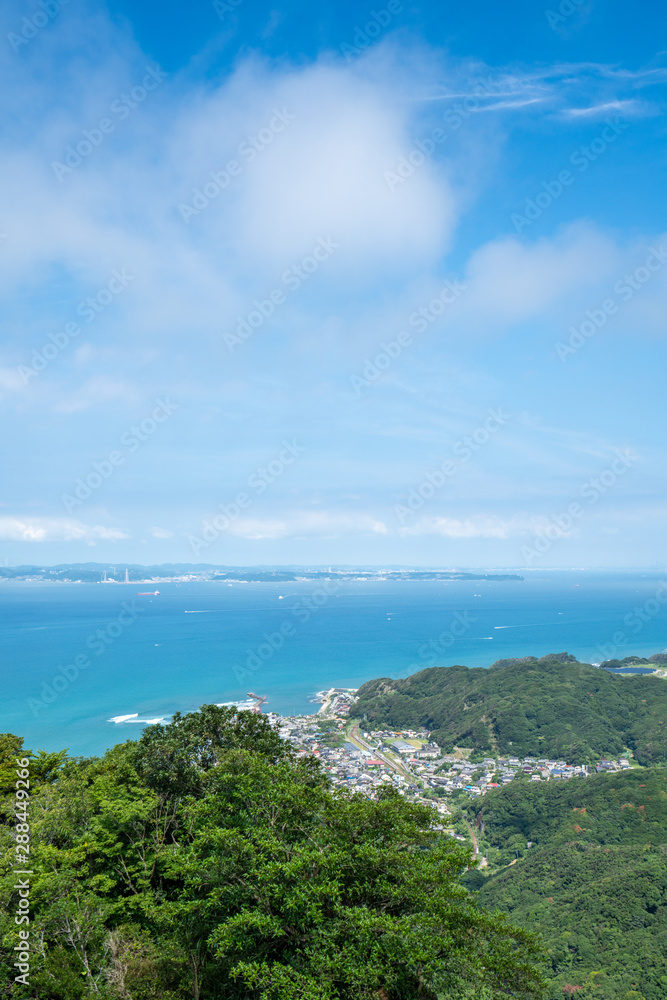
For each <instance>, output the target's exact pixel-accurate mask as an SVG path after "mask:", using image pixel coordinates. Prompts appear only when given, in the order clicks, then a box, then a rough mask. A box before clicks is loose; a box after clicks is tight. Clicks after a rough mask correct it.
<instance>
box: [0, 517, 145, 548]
mask: <svg viewBox="0 0 667 1000" xmlns="http://www.w3.org/2000/svg"><path fill="white" fill-rule="evenodd" d="M129 537H130V536H129V535H127V534H125V532H123V531H119V530H118V529H116V528H107V527H104V526H103V525H99V524H98V525H87V524H82V522H81V521H74V520H69V519H67V518H57V517H52V518H49V517H25V518H20V517H0V540H1V541H11V542H74V541H84V542H86V543H87V544H89V545H94V544H95V543H96V542H98V541H112V542H115V541H120V540H122V539H125V538H129Z"/></svg>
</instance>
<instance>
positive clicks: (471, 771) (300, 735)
mask: <svg viewBox="0 0 667 1000" xmlns="http://www.w3.org/2000/svg"><path fill="white" fill-rule="evenodd" d="M355 697H356V690H355V689H354V688H330V689H329V690H328V691H322V692H319V693H318V695H317V700H318V701H319V702H320V703H321V704H320V709H319V711H318V712H317V714H315V715H299V716H280V715H276V714H275V713H271V712H270V713H268V716H269V720H270V722H271V724H272V725H273V726H274V727H275V728H276V729H277V730H278V732H279V733H280V736H281V737H282V738H283V739H284V740H286V741H287V742H289V743H291V744H292V745H293V746H294V748H295V750H296V751H297V754H299V755H303V756H306V755H308V754H312V755H313V756H314V757H316V758H317V759H318V760H319V761H320V762H321V764H322V767H323V769H324V770H325V772H326V773H327V774H328V775H329V777H330V778H331V782H332V784H333V786H334V787H337V788H348V789H353V790H354V791H357V792H363V793H364V794H365V795H367V796H368V797H370V798H373V797H374V796H375V795H376V794H377V792H378V790H379V789H380V788H383V787H386V786H391V787H394V788H396V789H397V791H398V792H399V793H400V794H401V795H404V796H406V797H408V798H410V799H411V800H413V801H417V802H422V803H424V804H426V805H429V806H431V807H433V808H434V809H436V810H437V811H438V812H439V813H441V814H442V815H446V814H447V813H449V807H448V805H447V801H446V800H447V798H449V797H450V796H452V795H453V794H455V793H459V794H462V795H463V796H466V797H471V798H474V797H477V796H480V795H482V794H483V793H484V792H486V791H488V790H491V789H494V788H500V787H502V786H503V785H507V784H509V783H510V782H512V781H515V780H523V781H526V782H527V781H530V782H538V781H567V780H569V779H571V778H575V777H579V778H585V777H587V776H588V775H589V774H595V773H596V772H600V771H610V772H614V771H623V770H626V769H628V768H630V767H631V766H632V765H631V763H630V760H629V759H628V758H627V757H620V758H618V759H613V760H608V759H604V758H603V759H601V760H600V761H598V762H597V763H596V764H595V766H590V765H586V764H568V763H567V762H566V761H564V760H548V759H546V758H540V759H536V758H533V757H518V756H516V757H513V756H507V755H498V756H493V757H492V756H485V757H481V755H479V754H476V753H475V752H474V749H473V748H465V747H456V748H454V751H453V752H452V753H443V752H442V748H441V747H439V746H438V745H437V744H436V743H432V742H430V740H429V733H428V732H427V731H426V730H402V731H396V730H388V729H383V730H376V729H373V730H367V729H364V728H363V724H360V723H359V721H358V720H352V719H350V718H349V712H350V708H351V706H352V704H353V703H354V700H355Z"/></svg>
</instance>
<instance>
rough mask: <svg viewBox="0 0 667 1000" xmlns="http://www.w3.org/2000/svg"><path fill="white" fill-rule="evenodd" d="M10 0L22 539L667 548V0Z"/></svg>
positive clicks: (4, 503) (245, 553) (10, 231)
mask: <svg viewBox="0 0 667 1000" xmlns="http://www.w3.org/2000/svg"><path fill="white" fill-rule="evenodd" d="M1 19H2V20H1V23H0V49H1V52H2V56H1V61H0V72H1V73H2V77H3V79H2V88H1V91H0V93H1V94H2V98H1V100H2V103H3V104H4V108H3V114H2V121H3V130H2V134H1V136H0V169H1V172H2V177H3V183H2V185H1V186H0V234H1V235H0V254H2V264H3V266H2V269H1V272H0V295H1V296H2V320H1V327H0V330H1V341H0V397H1V398H0V406H2V409H3V415H4V422H5V427H6V430H5V433H4V434H3V450H4V453H5V454H4V456H3V469H4V473H5V474H4V476H3V485H2V492H1V493H0V562H1V561H5V562H6V563H8V564H12V565H16V564H23V563H36V564H40V563H55V562H80V561H96V562H103V561H110V562H114V563H118V562H123V561H130V562H143V563H157V562H189V561H196V562H209V563H222V564H232V565H239V564H258V563H261V564H267V563H279V564H321V563H327V564H328V563H335V564H405V565H437V566H459V567H496V566H497V567H501V566H511V567H524V568H526V569H529V568H541V567H544V568H546V567H549V566H563V567H565V566H567V567H571V566H574V567H579V566H582V567H583V566H589V567H596V566H614V567H622V566H632V567H637V566H652V567H655V566H663V565H665V562H666V558H665V550H664V543H663V539H664V537H665V528H666V527H667V524H666V522H667V506H666V505H665V500H664V486H665V470H666V469H667V462H666V461H665V457H666V456H665V435H664V413H665V406H664V398H663V397H664V389H663V386H664V371H665V314H666V310H665V306H666V305H667V219H666V218H665V214H666V207H665V198H664V176H665V169H664V168H665V149H666V145H665V122H664V117H663V108H664V103H665V83H666V82H667V52H666V51H664V50H661V49H660V48H659V45H660V40H661V39H662V38H663V37H664V29H665V22H666V21H667V15H666V14H665V11H664V8H663V6H662V5H661V4H658V3H657V2H646V0H645V2H640V3H638V4H636V5H635V6H634V7H633V8H632V11H631V12H629V11H628V8H627V5H625V4H624V5H621V4H620V3H615V2H607V3H601V2H596V0H583V2H580V3H576V2H575V0H562V2H561V3H560V6H559V5H557V4H553V5H552V6H551V7H550V6H549V5H548V4H545V6H544V7H543V6H541V5H539V4H535V3H528V2H525V3H520V2H513V3H512V2H510V3H508V4H504V5H499V4H495V3H491V2H490V0H485V2H480V3H478V4H475V5H465V4H457V5H454V4H451V5H444V6H443V5H442V4H440V3H438V4H435V3H433V4H430V3H419V4H410V3H400V2H399V0H392V2H391V3H388V4H384V5H381V4H378V5H376V6H375V7H371V6H369V7H368V8H366V7H365V6H363V5H359V4H354V5H353V4H350V3H337V4H326V3H324V4H319V5H315V6H313V5H311V4H305V3H297V2H293V3H289V4H283V5H281V6H276V5H275V4H266V3H263V2H251V0H240V2H234V3H231V2H227V0H217V2H216V3H209V2H207V0H198V2H197V3H193V4H189V5H184V4H182V3H176V2H160V3H157V2H150V3H148V2H145V0H144V2H136V0H133V2H132V3H130V0H123V2H117V3H111V4H109V5H104V4H101V3H95V2H87V0H69V2H68V3H66V4H63V3H61V2H60V0H40V2H34V3H33V2H32V0H30V2H28V0H8V2H6V3H5V4H4V5H3V10H2V14H1Z"/></svg>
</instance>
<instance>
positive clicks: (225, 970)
mask: <svg viewBox="0 0 667 1000" xmlns="http://www.w3.org/2000/svg"><path fill="white" fill-rule="evenodd" d="M24 763H25V765H27V766H23V765H24ZM26 770H28V771H30V778H29V779H26V780H29V782H30V789H29V795H30V799H29V808H28V826H29V832H28V833H25V832H24V827H25V824H24V821H23V820H22V819H21V820H19V822H20V824H21V829H20V830H18V828H17V825H16V817H15V815H14V810H15V809H16V811H17V812H20V811H21V804H22V803H25V802H26V801H27V799H26V795H25V794H24V792H25V789H24V788H21V789H20V791H21V794H20V795H19V794H18V792H17V791H15V789H16V785H17V775H23V773H24V772H25V771H26ZM18 780H23V779H22V778H19V779H18ZM0 784H1V790H2V793H3V797H2V815H1V817H0V866H1V867H0V903H1V906H0V910H1V913H2V915H1V916H0V942H1V944H0V995H2V996H5V997H11V998H16V1000H19V998H20V1000H27V998H30V1000H79V998H84V997H85V998H92V997H95V998H97V1000H112V998H113V1000H186V998H193V1000H232V998H233V1000H241V998H243V1000H438V998H440V997H447V998H448V1000H492V998H495V1000H501V998H504V997H507V996H508V995H510V996H512V997H517V998H526V1000H528V998H531V997H535V998H537V997H539V996H540V995H541V992H542V991H541V988H540V984H539V978H538V975H537V974H536V972H535V971H534V961H535V956H536V954H537V952H536V948H535V946H534V945H533V944H532V943H531V940H530V938H529V936H528V935H526V934H525V933H524V932H523V931H521V930H518V929H516V928H514V927H512V926H511V925H509V924H508V923H507V922H506V921H505V920H504V918H500V917H491V916H489V915H488V914H486V913H485V912H484V911H483V910H481V909H480V908H479V907H478V906H477V904H476V902H475V900H474V899H473V898H472V897H471V896H470V894H469V893H468V891H467V890H466V889H465V888H464V887H463V886H462V884H461V876H462V874H463V872H464V871H465V868H466V866H467V865H468V864H469V863H470V854H469V851H468V850H467V849H466V848H465V847H463V846H461V845H460V844H458V843H457V842H456V841H454V840H453V839H452V838H451V837H447V836H445V835H443V833H442V832H440V831H439V830H436V829H433V828H432V826H433V817H434V813H433V811H432V810H431V809H430V808H429V807H424V806H418V805H412V804H410V803H408V802H406V801H405V800H403V799H402V798H401V797H400V796H399V795H398V794H397V793H396V792H394V791H390V792H387V793H382V794H381V795H380V797H379V799H378V800H377V801H369V800H367V799H365V798H363V797H362V796H359V795H353V794H350V793H347V792H345V793H338V794H333V793H332V792H331V791H330V787H329V783H328V779H327V778H326V777H325V776H324V775H323V773H322V772H321V771H320V769H319V765H318V764H317V762H316V761H315V760H314V759H313V758H311V757H306V758H301V759H297V758H296V755H295V753H294V751H293V750H292V749H291V748H290V747H289V745H287V744H285V743H283V742H282V741H281V740H280V738H279V737H278V735H277V734H276V733H275V732H274V731H273V730H272V729H271V728H270V726H269V724H268V722H267V719H266V717H265V716H257V715H252V714H251V713H248V712H241V713H239V714H238V716H235V715H234V713H233V711H231V710H229V709H224V708H217V707H215V706H205V707H204V708H203V709H202V710H201V712H199V713H193V714H191V715H187V716H183V717H181V716H176V717H175V719H174V721H173V723H171V724H169V725H167V726H152V727H150V728H148V729H147V730H146V731H145V732H144V734H143V735H142V737H141V739H139V740H138V741H137V742H128V743H125V744H122V745H120V746H116V747H114V748H113V749H111V750H109V751H108V752H107V753H106V754H105V756H104V757H103V758H101V759H90V760H67V759H66V757H65V755H64V754H60V755H58V754H39V755H36V756H31V755H27V754H26V751H25V750H24V749H23V748H22V745H21V740H20V739H19V738H17V737H13V736H4V737H0ZM26 837H27V838H29V851H30V854H29V857H30V870H31V871H32V872H33V874H32V875H31V876H30V878H29V882H30V897H29V901H30V919H31V923H30V925H29V926H30V955H31V958H30V975H29V985H28V986H24V985H22V984H21V983H17V982H16V978H15V977H16V976H17V975H18V974H19V973H18V971H17V968H16V967H15V964H14V963H15V961H16V956H17V952H18V951H19V948H18V929H17V925H16V923H15V914H16V913H17V912H20V907H21V906H22V905H24V904H22V903H21V895H20V893H21V892H25V890H22V889H19V886H20V885H21V882H20V881H19V882H18V883H17V878H19V879H22V878H23V876H17V874H16V873H15V869H16V868H17V867H19V868H21V869H23V868H25V867H26V866H25V861H24V858H25V846H26V840H25V839H24V838H26ZM22 947H23V948H25V944H23V945H22Z"/></svg>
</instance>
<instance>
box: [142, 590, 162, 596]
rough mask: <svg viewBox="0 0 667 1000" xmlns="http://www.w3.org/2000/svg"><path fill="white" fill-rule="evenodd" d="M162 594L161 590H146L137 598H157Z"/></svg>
mask: <svg viewBox="0 0 667 1000" xmlns="http://www.w3.org/2000/svg"><path fill="white" fill-rule="evenodd" d="M159 593H160V591H159V590H144V591H142V592H141V593H138V594H137V597H157V595H158V594H159Z"/></svg>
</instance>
